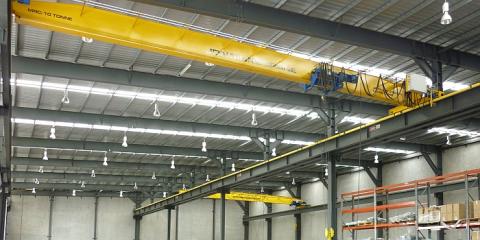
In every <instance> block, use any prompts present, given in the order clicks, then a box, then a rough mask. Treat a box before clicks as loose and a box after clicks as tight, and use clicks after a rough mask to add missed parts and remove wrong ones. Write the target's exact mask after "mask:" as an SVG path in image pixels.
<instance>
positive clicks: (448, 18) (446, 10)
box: [440, 0, 452, 25]
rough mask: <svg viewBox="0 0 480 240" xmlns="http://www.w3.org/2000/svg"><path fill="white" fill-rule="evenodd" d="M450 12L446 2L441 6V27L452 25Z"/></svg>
mask: <svg viewBox="0 0 480 240" xmlns="http://www.w3.org/2000/svg"><path fill="white" fill-rule="evenodd" d="M449 11H450V6H449V3H448V1H447V0H445V2H444V3H443V5H442V13H443V15H442V18H441V19H440V24H442V25H448V24H450V23H452V16H450V14H449Z"/></svg>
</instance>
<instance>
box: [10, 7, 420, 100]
mask: <svg viewBox="0 0 480 240" xmlns="http://www.w3.org/2000/svg"><path fill="white" fill-rule="evenodd" d="M12 8H13V13H14V15H15V17H16V22H17V23H19V24H26V25H30V26H34V27H38V28H42V29H47V30H51V31H56V32H62V33H66V34H70V35H76V36H80V37H87V38H92V39H95V40H99V41H103V42H107V43H112V44H117V45H122V46H127V47H132V48H138V49H142V50H146V51H151V52H157V53H161V54H166V55H172V56H176V57H180V58H186V59H191V60H196V61H201V62H206V63H212V64H217V65H220V66H224V67H229V68H234V69H239V70H243V71H247V72H253V73H257V74H261V75H265V76H269V77H274V78H278V79H283V80H288V81H293V82H297V83H301V84H305V85H310V87H318V88H319V89H320V90H322V91H324V92H328V91H338V92H342V93H346V94H351V95H355V96H359V97H364V98H369V99H374V100H379V101H382V102H385V103H387V104H390V105H395V106H399V105H400V106H412V105H416V104H418V103H419V102H424V101H426V100H428V99H426V98H422V97H421V95H419V94H416V93H413V95H412V94H411V95H412V96H409V95H407V92H406V91H405V83H404V82H403V81H401V82H395V81H393V80H389V79H382V78H379V77H376V76H372V75H367V74H360V73H358V72H355V71H351V70H348V69H343V68H339V67H335V66H330V67H329V68H328V69H323V71H320V70H322V68H319V66H320V67H321V65H322V64H319V63H318V62H315V61H311V60H307V59H304V58H300V57H296V56H292V55H289V54H285V53H282V52H279V51H276V50H273V49H269V48H265V47H263V46H257V45H252V44H247V43H244V42H240V41H236V40H234V39H230V38H224V37H219V36H215V35H212V34H209V33H205V32H200V31H193V30H190V29H187V28H182V27H178V26H173V25H169V24H165V23H160V22H155V21H152V20H148V19H144V18H141V17H138V16H132V15H126V14H124V13H120V12H114V11H110V10H104V9H100V8H95V7H91V6H88V5H87V4H86V3H84V4H68V3H55V2H53V3H52V2H43V1H33V0H32V1H30V3H29V4H23V3H19V2H18V1H16V0H13V1H12ZM344 78H345V79H344ZM329 79H330V80H329ZM412 99H415V101H412Z"/></svg>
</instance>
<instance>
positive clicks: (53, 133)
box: [50, 125, 57, 139]
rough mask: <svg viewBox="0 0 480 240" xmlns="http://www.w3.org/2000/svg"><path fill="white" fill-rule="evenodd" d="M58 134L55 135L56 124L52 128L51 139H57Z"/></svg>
mask: <svg viewBox="0 0 480 240" xmlns="http://www.w3.org/2000/svg"><path fill="white" fill-rule="evenodd" d="M55 138H57V136H55V125H53V126H52V128H50V139H55Z"/></svg>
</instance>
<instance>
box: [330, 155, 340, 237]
mask: <svg viewBox="0 0 480 240" xmlns="http://www.w3.org/2000/svg"><path fill="white" fill-rule="evenodd" d="M327 162H328V163H327V164H328V166H327V168H328V194H327V195H328V196H327V227H331V228H332V229H333V230H334V231H335V235H334V237H333V238H332V240H336V239H337V234H338V232H337V171H336V168H335V163H336V156H335V155H332V154H331V153H328V154H327Z"/></svg>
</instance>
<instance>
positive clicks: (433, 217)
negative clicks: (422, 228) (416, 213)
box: [428, 206, 441, 223]
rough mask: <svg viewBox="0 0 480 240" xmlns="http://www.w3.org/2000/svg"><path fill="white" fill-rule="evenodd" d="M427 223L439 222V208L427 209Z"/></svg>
mask: <svg viewBox="0 0 480 240" xmlns="http://www.w3.org/2000/svg"><path fill="white" fill-rule="evenodd" d="M428 217H429V220H428V222H429V223H438V222H440V220H441V212H440V207H438V206H432V207H430V208H428Z"/></svg>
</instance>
